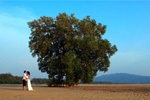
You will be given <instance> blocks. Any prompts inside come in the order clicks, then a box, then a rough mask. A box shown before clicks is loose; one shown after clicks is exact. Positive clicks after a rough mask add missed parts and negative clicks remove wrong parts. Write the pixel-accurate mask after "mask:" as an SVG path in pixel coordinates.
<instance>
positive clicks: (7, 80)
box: [0, 73, 48, 84]
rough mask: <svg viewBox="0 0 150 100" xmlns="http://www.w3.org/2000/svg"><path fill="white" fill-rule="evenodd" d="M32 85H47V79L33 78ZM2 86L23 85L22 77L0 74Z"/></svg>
mask: <svg viewBox="0 0 150 100" xmlns="http://www.w3.org/2000/svg"><path fill="white" fill-rule="evenodd" d="M31 82H32V84H47V82H48V79H46V78H44V79H43V78H33V79H32V80H31ZM0 84H22V77H20V76H13V75H12V74H11V73H6V74H0Z"/></svg>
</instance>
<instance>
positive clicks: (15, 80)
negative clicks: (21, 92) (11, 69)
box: [0, 73, 22, 84]
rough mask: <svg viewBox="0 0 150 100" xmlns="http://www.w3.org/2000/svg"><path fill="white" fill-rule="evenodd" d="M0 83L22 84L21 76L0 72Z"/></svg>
mask: <svg viewBox="0 0 150 100" xmlns="http://www.w3.org/2000/svg"><path fill="white" fill-rule="evenodd" d="M0 84H22V77H18V76H12V75H11V74H9V73H7V74H0Z"/></svg>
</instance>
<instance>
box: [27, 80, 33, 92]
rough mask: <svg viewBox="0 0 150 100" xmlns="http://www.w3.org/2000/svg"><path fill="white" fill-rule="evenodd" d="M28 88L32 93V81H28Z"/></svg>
mask: <svg viewBox="0 0 150 100" xmlns="http://www.w3.org/2000/svg"><path fill="white" fill-rule="evenodd" d="M27 88H28V91H32V90H33V88H32V86H31V82H30V79H27Z"/></svg>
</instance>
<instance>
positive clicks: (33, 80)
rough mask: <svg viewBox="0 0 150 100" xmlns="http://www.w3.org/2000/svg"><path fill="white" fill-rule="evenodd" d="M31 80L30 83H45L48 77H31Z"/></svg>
mask: <svg viewBox="0 0 150 100" xmlns="http://www.w3.org/2000/svg"><path fill="white" fill-rule="evenodd" d="M31 82H32V83H34V84H47V82H48V79H45V78H44V79H42V78H33V79H32V80H31Z"/></svg>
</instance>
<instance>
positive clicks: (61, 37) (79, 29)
mask: <svg viewBox="0 0 150 100" xmlns="http://www.w3.org/2000/svg"><path fill="white" fill-rule="evenodd" d="M28 25H29V28H31V36H30V37H29V39H30V41H29V48H30V50H31V52H32V56H33V57H35V56H37V57H38V60H37V62H38V66H39V70H41V72H47V74H48V75H49V86H52V85H53V84H58V85H59V84H69V85H72V84H77V83H78V82H79V80H81V81H82V82H83V83H90V82H92V80H93V78H94V76H96V73H97V71H104V72H106V71H107V70H108V67H109V66H110V61H109V58H110V57H111V56H112V55H114V54H115V52H116V51H117V47H116V45H111V43H110V42H109V41H108V40H107V39H103V38H102V36H103V35H104V34H105V32H106V25H102V24H101V23H98V24H97V23H96V21H95V20H94V19H90V17H89V16H87V17H86V18H84V19H82V20H79V19H77V18H75V17H74V14H71V15H70V16H68V15H67V14H66V13H62V14H61V13H60V14H59V15H58V16H57V17H56V18H52V17H45V16H43V17H40V18H39V19H37V20H34V21H31V22H28Z"/></svg>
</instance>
